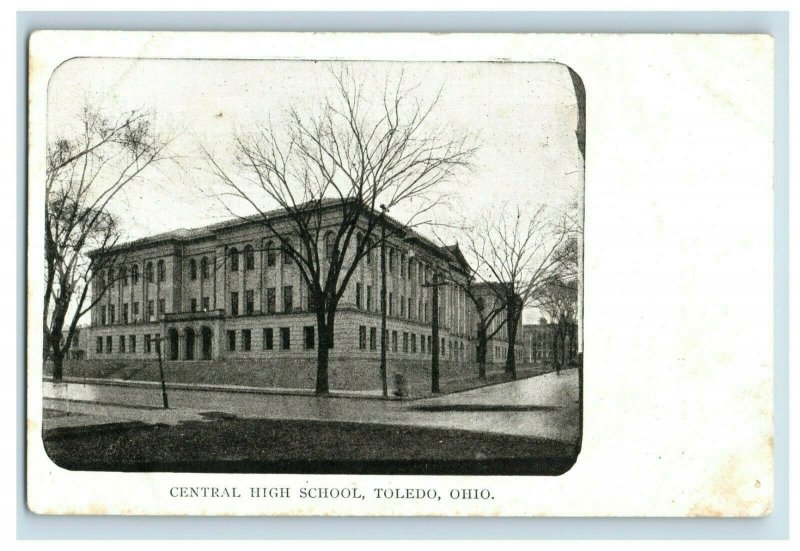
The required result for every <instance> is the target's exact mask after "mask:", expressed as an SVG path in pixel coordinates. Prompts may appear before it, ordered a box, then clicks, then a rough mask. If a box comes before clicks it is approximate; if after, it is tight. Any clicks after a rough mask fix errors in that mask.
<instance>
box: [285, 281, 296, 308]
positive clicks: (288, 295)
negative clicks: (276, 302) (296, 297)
mask: <svg viewBox="0 0 800 551" xmlns="http://www.w3.org/2000/svg"><path fill="white" fill-rule="evenodd" d="M292 294H293V289H292V286H291V285H286V286H284V288H283V312H284V313H285V314H289V313H291V312H292V310H294V306H293V304H292V298H293V296H292Z"/></svg>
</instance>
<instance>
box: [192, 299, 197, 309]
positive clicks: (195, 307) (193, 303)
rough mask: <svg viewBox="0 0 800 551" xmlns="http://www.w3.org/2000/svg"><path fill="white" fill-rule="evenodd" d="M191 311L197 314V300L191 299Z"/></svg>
mask: <svg viewBox="0 0 800 551" xmlns="http://www.w3.org/2000/svg"><path fill="white" fill-rule="evenodd" d="M191 310H192V312H197V299H196V298H193V299H192V302H191Z"/></svg>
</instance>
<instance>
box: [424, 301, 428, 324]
mask: <svg viewBox="0 0 800 551" xmlns="http://www.w3.org/2000/svg"><path fill="white" fill-rule="evenodd" d="M424 311H425V321H426V322H427V321H428V301H427V300H426V301H425V308H424Z"/></svg>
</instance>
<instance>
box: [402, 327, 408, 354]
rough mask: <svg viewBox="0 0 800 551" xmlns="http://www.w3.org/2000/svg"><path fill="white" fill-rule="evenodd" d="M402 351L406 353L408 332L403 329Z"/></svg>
mask: <svg viewBox="0 0 800 551" xmlns="http://www.w3.org/2000/svg"><path fill="white" fill-rule="evenodd" d="M403 352H405V353H406V354H407V353H408V333H406V332H405V331H403Z"/></svg>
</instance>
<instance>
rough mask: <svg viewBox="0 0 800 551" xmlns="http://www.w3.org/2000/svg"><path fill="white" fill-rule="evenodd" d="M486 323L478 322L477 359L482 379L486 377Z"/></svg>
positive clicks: (479, 374) (479, 375)
mask: <svg viewBox="0 0 800 551" xmlns="http://www.w3.org/2000/svg"><path fill="white" fill-rule="evenodd" d="M486 341H487V339H486V325H485V324H484V323H483V322H481V323H479V324H478V349H477V358H476V359H477V360H478V377H480V378H481V379H485V378H486V347H487V344H486Z"/></svg>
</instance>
